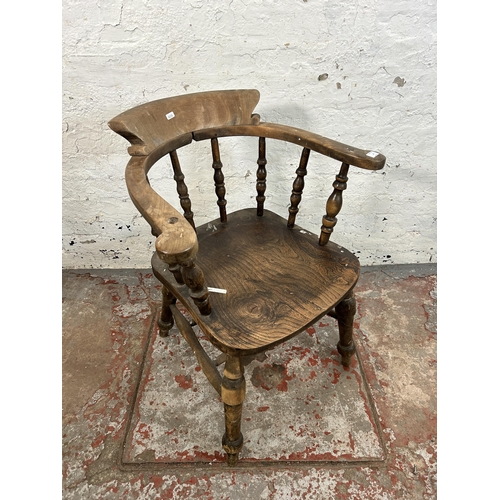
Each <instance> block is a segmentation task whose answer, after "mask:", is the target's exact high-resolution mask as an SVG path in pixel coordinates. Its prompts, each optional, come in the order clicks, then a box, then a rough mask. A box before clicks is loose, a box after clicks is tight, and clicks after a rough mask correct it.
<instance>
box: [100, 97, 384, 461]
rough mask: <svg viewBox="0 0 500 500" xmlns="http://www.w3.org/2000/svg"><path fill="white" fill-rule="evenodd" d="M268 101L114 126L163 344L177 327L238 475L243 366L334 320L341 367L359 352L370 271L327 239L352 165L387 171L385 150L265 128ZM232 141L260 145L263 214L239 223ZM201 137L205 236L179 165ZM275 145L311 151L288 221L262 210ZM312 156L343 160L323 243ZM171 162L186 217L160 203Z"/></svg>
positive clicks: (211, 104) (128, 115)
mask: <svg viewBox="0 0 500 500" xmlns="http://www.w3.org/2000/svg"><path fill="white" fill-rule="evenodd" d="M259 96H260V94H259V92H258V91H257V90H224V91H214V92H202V93H197V94H188V95H181V96H176V97H170V98H166V99H160V100H157V101H152V102H148V103H146V104H142V105H140V106H137V107H135V108H132V109H130V110H128V111H125V112H124V113H121V114H120V115H118V116H117V117H115V118H113V119H112V120H111V121H110V122H109V126H110V128H111V129H112V130H114V131H115V132H116V133H118V134H120V135H121V136H123V137H124V138H125V139H127V140H128V141H129V142H130V144H131V145H130V147H129V148H128V152H129V154H130V155H131V158H130V161H129V162H128V165H127V168H126V174H125V177H126V183H127V187H128V190H129V193H130V196H131V198H132V201H133V202H134V204H135V206H136V207H137V209H138V210H139V212H140V213H141V214H142V215H143V216H144V218H145V219H146V221H147V222H148V223H149V224H150V226H151V228H152V233H153V235H155V236H156V252H155V253H154V255H153V258H152V268H153V272H154V274H155V276H156V277H157V279H158V280H159V281H160V282H161V283H162V285H163V287H162V289H163V305H162V310H161V316H160V319H159V320H158V324H159V329H160V335H161V336H163V337H166V336H167V335H168V332H169V330H170V328H172V326H173V324H174V321H175V324H176V325H177V327H178V329H179V330H180V332H181V333H182V335H183V336H184V338H185V339H186V341H187V342H188V344H189V345H190V346H191V348H192V349H193V351H194V354H195V355H196V357H197V359H198V362H199V364H200V366H201V368H202V370H203V372H204V373H205V375H206V376H207V378H208V380H209V382H210V383H211V384H212V386H213V387H214V388H215V390H216V391H217V392H218V393H219V395H220V396H221V398H222V401H223V402H224V413H225V429H226V431H225V433H224V436H223V438H222V445H223V448H224V450H225V452H226V454H227V462H228V464H229V465H235V464H236V463H237V462H238V455H239V452H240V450H241V448H242V445H243V435H242V433H241V412H242V404H243V400H244V398H245V378H244V374H243V363H242V358H243V357H245V356H248V355H253V354H256V353H259V352H261V351H264V350H266V349H270V348H272V347H273V346H275V345H277V344H279V343H281V342H284V341H285V340H288V339H290V338H291V337H293V336H294V335H297V334H298V333H300V332H302V331H304V330H305V329H306V328H308V327H309V326H310V325H312V324H313V323H315V322H316V321H318V320H319V319H320V318H321V317H323V316H324V315H325V314H328V315H330V316H332V317H334V318H336V319H337V320H338V325H339V334H340V341H339V343H338V344H337V349H338V352H339V353H340V355H341V357H342V364H343V365H345V366H348V365H349V363H350V359H351V356H352V355H353V353H354V352H355V346H354V343H353V340H352V330H353V317H354V314H355V310H356V302H355V299H354V296H353V288H354V286H355V285H356V282H357V280H358V276H359V272H360V266H359V261H358V259H357V258H356V257H355V256H354V255H353V254H352V253H351V252H349V251H348V250H346V249H345V248H342V247H340V246H339V245H337V244H335V243H333V242H329V241H328V240H329V238H330V235H331V233H332V231H333V228H334V227H335V224H336V223H337V217H336V216H337V214H338V213H339V211H340V209H341V206H342V193H343V191H344V190H345V189H346V186H347V173H348V170H349V166H350V165H354V166H356V167H360V168H364V169H368V170H378V169H381V168H382V167H383V166H384V163H385V157H384V156H383V155H382V154H380V153H378V152H375V151H369V150H361V149H357V148H354V147H350V146H346V145H344V144H341V143H339V142H336V141H333V140H330V139H327V138H324V137H321V136H319V135H317V134H313V133H310V132H306V131H304V130H300V129H297V128H294V127H289V126H285V125H278V124H274V123H261V122H260V117H259V115H257V114H252V112H253V110H254V108H255V106H256V105H257V103H258V101H259ZM227 136H255V137H257V138H258V159H257V174H256V178H257V181H256V191H257V196H256V201H257V207H256V208H247V209H243V210H238V211H236V212H233V213H229V214H228V213H227V212H226V200H225V193H226V189H225V184H224V174H223V169H222V163H221V158H220V153H219V138H221V137H227ZM193 139H194V140H195V141H203V140H210V142H211V152H212V161H211V166H212V167H213V169H214V174H213V179H214V183H215V195H216V197H217V204H218V206H219V213H220V219H217V220H214V221H212V222H210V223H209V224H211V226H208V224H205V225H203V226H201V227H198V228H196V227H195V223H194V219H193V213H192V211H191V200H190V198H189V195H188V189H187V187H186V184H185V183H184V174H183V172H182V170H181V166H180V164H179V159H178V156H177V149H179V148H182V147H184V146H187V145H189V144H190V143H191V142H192V141H193ZM266 139H277V140H281V141H287V142H290V143H294V144H298V145H299V146H301V147H302V148H303V149H302V155H301V157H300V162H299V166H298V169H297V170H296V175H297V177H296V178H295V180H294V182H293V185H292V186H291V188H292V189H291V196H290V206H289V208H288V213H289V214H288V220H285V219H283V218H282V217H280V216H279V215H277V214H275V213H273V212H271V211H269V210H265V209H264V201H265V198H266V197H265V192H266V163H267V160H266V146H267V143H266ZM310 151H316V152H317V153H321V154H323V155H326V156H328V157H330V158H333V159H334V160H337V161H339V162H341V166H340V170H339V173H338V174H337V176H336V178H335V181H334V182H333V192H332V193H331V195H330V197H329V198H328V200H326V210H325V212H326V214H325V215H323V218H322V225H321V230H320V234H319V240H318V238H317V236H313V235H312V234H310V233H309V232H307V231H304V230H301V228H300V227H298V226H297V225H295V218H296V215H297V212H298V210H299V203H300V201H301V196H302V191H303V188H304V177H305V176H306V174H307V173H308V172H307V164H308V159H309V154H310ZM256 153H257V148H256ZM165 155H169V156H170V160H171V162H172V167H173V172H174V179H175V181H176V183H177V192H178V194H179V199H180V206H181V207H182V210H183V215H182V214H181V213H180V212H178V211H177V210H176V209H174V208H173V207H172V206H171V205H170V204H169V203H167V202H166V201H165V200H164V199H163V198H161V197H160V196H159V195H158V194H157V193H156V192H155V191H154V190H153V189H152V188H151V186H150V184H149V181H148V177H147V174H148V171H149V169H150V168H151V167H152V166H153V165H154V164H155V163H156V162H157V161H158V160H159V159H160V158H162V157H163V156H165ZM256 156H257V154H256ZM318 219H319V217H318ZM318 222H319V220H318ZM215 228H216V230H214V229H215ZM207 229H210V230H207ZM212 287H213V288H215V290H214V289H213V288H212ZM220 291H224V293H218V292H220ZM176 301H179V302H180V303H181V304H182V305H183V306H184V308H185V309H186V310H187V311H188V312H189V314H190V315H191V317H192V319H193V320H194V322H196V324H197V325H198V326H199V327H200V329H201V330H202V332H203V333H204V334H205V336H206V337H207V338H208V339H209V340H210V341H211V342H212V343H213V344H214V345H215V346H216V347H217V348H218V349H219V350H220V351H222V354H221V356H219V358H222V361H223V362H224V370H223V373H222V374H221V373H219V370H218V368H217V365H218V364H220V361H221V359H219V362H218V363H216V362H215V361H213V360H211V359H210V358H209V356H208V355H207V354H206V352H205V351H204V350H203V348H202V346H201V344H200V342H199V341H198V338H197V337H196V335H195V333H194V331H193V329H192V327H191V324H190V322H189V321H188V320H187V319H186V318H185V317H184V315H183V314H181V312H180V311H179V310H178V308H177V307H176V305H175V303H176Z"/></svg>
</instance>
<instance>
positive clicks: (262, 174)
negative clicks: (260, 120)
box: [255, 137, 267, 216]
mask: <svg viewBox="0 0 500 500" xmlns="http://www.w3.org/2000/svg"><path fill="white" fill-rule="evenodd" d="M266 164H267V160H266V138H265V137H259V159H258V160H257V165H258V167H257V183H256V188H257V196H256V197H255V199H256V200H257V215H258V216H261V215H263V214H264V201H265V200H266V197H265V196H264V193H265V192H266V175H267V172H266Z"/></svg>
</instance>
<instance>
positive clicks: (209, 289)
mask: <svg viewBox="0 0 500 500" xmlns="http://www.w3.org/2000/svg"><path fill="white" fill-rule="evenodd" d="M207 290H208V291H209V292H214V293H227V290H224V288H212V287H211V286H207Z"/></svg>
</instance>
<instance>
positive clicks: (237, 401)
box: [221, 355, 245, 466]
mask: <svg viewBox="0 0 500 500" xmlns="http://www.w3.org/2000/svg"><path fill="white" fill-rule="evenodd" d="M221 396H222V401H223V402H224V417H225V422H226V432H225V433H224V436H223V437H222V446H223V448H224V451H225V452H226V454H227V464H228V465H231V466H232V465H236V464H237V463H238V457H239V453H240V450H241V448H242V447H243V434H242V433H241V411H242V407H243V400H244V399H245V378H244V376H243V363H242V361H241V358H240V357H236V356H229V355H228V356H227V359H226V364H225V366H224V377H223V378H222V387H221Z"/></svg>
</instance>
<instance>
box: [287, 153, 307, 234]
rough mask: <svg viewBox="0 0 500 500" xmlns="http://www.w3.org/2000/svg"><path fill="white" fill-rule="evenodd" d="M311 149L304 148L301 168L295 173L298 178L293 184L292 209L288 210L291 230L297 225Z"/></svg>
mask: <svg viewBox="0 0 500 500" xmlns="http://www.w3.org/2000/svg"><path fill="white" fill-rule="evenodd" d="M310 152H311V150H310V149H307V148H304V149H303V150H302V155H301V156H300V163H299V168H298V169H297V170H296V171H295V173H296V174H297V177H296V178H295V181H294V182H293V188H292V195H291V196H290V207H289V209H288V212H289V215H288V224H287V226H288V227H289V228H292V227H293V226H294V225H295V217H296V216H297V212H298V211H299V203H300V201H301V200H302V192H303V190H304V184H305V183H304V177H305V176H306V175H307V162H308V161H309V153H310Z"/></svg>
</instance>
